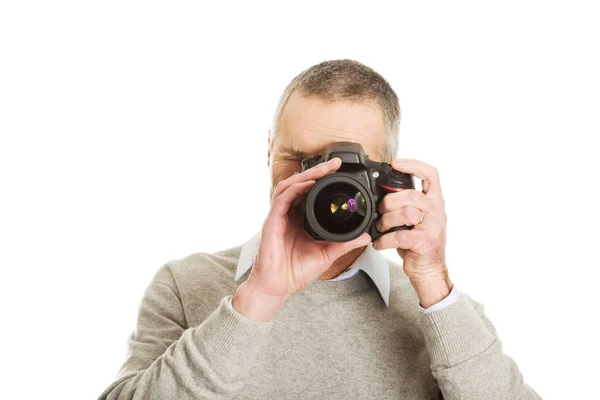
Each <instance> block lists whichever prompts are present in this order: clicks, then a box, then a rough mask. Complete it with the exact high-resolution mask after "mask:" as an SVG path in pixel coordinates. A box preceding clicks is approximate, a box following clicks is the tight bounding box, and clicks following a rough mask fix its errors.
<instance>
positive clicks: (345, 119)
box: [276, 91, 385, 158]
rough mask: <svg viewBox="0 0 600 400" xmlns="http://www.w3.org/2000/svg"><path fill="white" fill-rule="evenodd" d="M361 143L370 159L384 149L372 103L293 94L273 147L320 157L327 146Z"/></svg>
mask: <svg viewBox="0 0 600 400" xmlns="http://www.w3.org/2000/svg"><path fill="white" fill-rule="evenodd" d="M340 140H345V141H355V142H358V143H360V144H361V145H362V146H363V148H364V149H365V151H366V152H367V154H369V156H371V157H372V158H373V156H375V155H376V154H375V153H379V152H380V149H382V148H383V147H384V144H385V143H384V141H385V123H384V118H383V113H382V111H381V108H380V107H379V105H378V104H377V103H376V102H375V101H374V100H359V101H346V100H327V99H323V98H321V97H318V96H305V95H303V94H302V93H299V92H298V91H295V92H294V93H292V95H291V96H290V98H289V99H288V102H287V103H286V105H285V108H284V110H283V112H282V114H281V119H280V123H279V130H278V133H277V137H276V147H278V148H280V149H290V150H294V151H296V152H302V153H305V154H307V155H312V154H319V153H321V151H322V150H323V149H324V148H325V146H327V145H328V144H329V143H332V142H336V141H340Z"/></svg>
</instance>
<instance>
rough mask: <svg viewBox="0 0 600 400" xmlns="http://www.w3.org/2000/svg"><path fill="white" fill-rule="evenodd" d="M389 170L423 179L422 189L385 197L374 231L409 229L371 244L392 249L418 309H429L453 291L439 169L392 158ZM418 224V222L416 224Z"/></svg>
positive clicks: (380, 238)
mask: <svg viewBox="0 0 600 400" xmlns="http://www.w3.org/2000/svg"><path fill="white" fill-rule="evenodd" d="M391 165H392V168H394V169H395V170H397V171H400V172H405V173H408V174H411V175H414V176H416V177H417V178H420V179H421V180H422V186H423V190H422V191H418V190H415V189H402V190H400V191H398V192H395V193H389V194H386V195H385V196H384V197H383V200H382V201H381V203H380V204H379V214H380V215H381V218H380V219H379V221H378V222H377V229H378V230H379V231H380V232H386V231H388V230H389V229H391V228H393V227H396V226H401V225H413V226H414V225H416V226H415V227H414V228H413V229H412V230H401V231H395V232H389V233H386V234H385V235H383V236H381V237H379V238H378V239H377V240H376V241H375V242H373V247H374V248H375V249H377V250H383V249H389V248H395V249H396V250H397V251H398V254H399V255H400V257H402V259H403V261H404V264H403V267H404V272H405V274H406V275H407V276H408V278H409V279H410V282H411V283H412V285H413V287H414V288H415V291H416V292H417V295H418V296H419V300H420V303H421V306H422V307H424V308H428V307H430V306H432V305H433V304H435V303H438V302H439V301H441V300H442V299H444V298H445V297H446V296H448V294H449V293H450V290H452V282H451V281H450V279H449V277H448V269H447V267H446V254H445V253H446V219H447V217H446V211H445V206H444V198H443V197H442V189H441V185H440V178H439V173H438V170H437V169H436V168H434V167H432V166H430V165H428V164H426V163H424V162H422V161H419V160H414V159H394V160H393V161H392V163H391ZM419 221H421V222H420V223H419Z"/></svg>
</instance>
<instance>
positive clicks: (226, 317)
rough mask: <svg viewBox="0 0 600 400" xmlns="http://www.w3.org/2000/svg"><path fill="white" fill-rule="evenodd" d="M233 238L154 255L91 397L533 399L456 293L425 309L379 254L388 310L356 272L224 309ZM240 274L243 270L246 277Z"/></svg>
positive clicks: (479, 314)
mask: <svg viewBox="0 0 600 400" xmlns="http://www.w3.org/2000/svg"><path fill="white" fill-rule="evenodd" d="M240 250H241V246H238V247H234V248H231V249H227V250H224V251H221V252H218V253H215V254H207V253H196V254H192V255H190V256H187V257H185V258H183V259H180V260H172V261H169V262H167V263H166V264H164V265H163V266H162V267H161V268H160V269H159V270H158V272H157V273H156V274H155V276H154V277H153V279H152V281H151V283H150V285H149V286H148V287H147V289H146V291H145V293H144V296H143V298H142V301H141V304H140V308H139V314H138V319H137V324H136V329H135V331H134V332H133V333H132V334H131V335H130V337H129V340H128V349H129V350H128V355H127V358H126V360H125V362H124V364H123V365H122V367H121V369H120V371H119V373H118V375H117V377H116V379H115V380H114V382H112V383H111V384H110V385H109V386H108V387H107V388H106V390H105V391H104V392H103V393H102V394H101V395H100V399H229V398H236V399H345V400H348V399H367V398H372V399H446V400H455V399H456V400H458V399H461V400H466V399H485V400H488V399H489V400H491V399H510V400H516V399H539V398H540V397H539V395H537V394H536V393H535V391H534V390H533V389H531V388H530V387H529V386H527V384H525V383H524V381H523V377H522V375H521V373H520V372H519V369H518V367H517V365H516V364H515V362H514V361H513V360H512V359H511V358H510V357H508V356H507V355H506V354H504V353H503V351H502V345H501V342H500V340H499V339H498V337H497V334H496V330H495V328H494V326H493V325H492V323H491V321H490V320H489V319H488V318H487V317H486V316H485V314H484V312H483V306H482V305H481V304H480V303H478V302H476V301H474V300H473V299H471V298H470V297H469V296H468V295H466V294H461V295H460V297H459V299H458V300H457V301H456V302H455V303H453V304H451V305H449V306H447V307H444V308H442V309H440V310H436V311H433V312H430V313H424V312H423V311H422V310H420V309H419V300H418V298H417V295H416V293H415V291H414V289H413V288H412V286H411V284H410V282H409V281H408V278H407V277H406V276H405V275H404V272H403V270H402V267H401V266H400V265H398V264H395V263H393V262H391V261H390V262H389V266H390V278H391V290H390V298H389V307H386V306H385V304H384V303H383V302H382V300H381V296H380V294H379V291H378V289H377V288H376V287H375V285H374V283H373V281H372V280H371V279H370V277H369V275H367V274H366V273H365V272H364V271H362V270H361V271H359V272H358V274H356V275H355V276H354V277H352V278H349V279H345V280H341V281H335V282H332V281H319V280H318V281H316V282H314V283H313V284H311V285H310V286H309V287H308V288H307V289H306V290H304V291H303V292H300V293H297V294H295V295H294V296H293V297H292V298H291V299H290V300H289V301H288V302H287V303H286V304H285V305H284V307H283V308H282V309H281V310H280V311H279V312H278V313H277V314H276V315H275V317H274V318H273V319H272V320H271V321H269V322H262V321H254V320H251V319H248V318H246V317H244V316H243V315H241V314H239V313H238V312H236V311H235V310H234V309H232V308H231V305H230V298H231V296H232V295H233V293H234V292H235V290H236V288H237V286H238V285H239V284H240V283H241V282H242V281H243V280H244V279H242V280H240V281H238V282H236V281H235V279H234V275H235V271H236V266H237V262H238V259H239V255H240ZM247 274H248V272H247V273H246V276H247Z"/></svg>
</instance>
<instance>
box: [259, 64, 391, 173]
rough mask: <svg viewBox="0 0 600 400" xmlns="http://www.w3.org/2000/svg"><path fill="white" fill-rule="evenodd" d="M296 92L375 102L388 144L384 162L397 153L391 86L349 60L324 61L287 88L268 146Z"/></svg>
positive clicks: (368, 69) (309, 69)
mask: <svg viewBox="0 0 600 400" xmlns="http://www.w3.org/2000/svg"><path fill="white" fill-rule="evenodd" d="M296 89H298V90H299V91H300V92H302V94H304V95H314V96H318V97H321V98H323V99H326V100H329V101H332V100H350V101H360V100H375V101H376V102H377V103H378V104H379V106H380V107H381V111H382V112H383V117H384V123H385V125H386V133H387V143H386V145H385V146H384V147H383V146H382V147H383V148H380V152H381V155H382V156H383V157H384V161H387V162H391V160H392V159H393V158H395V157H396V152H397V150H398V133H399V130H400V103H399V101H398V96H397V95H396V93H395V92H394V90H393V89H392V87H391V86H390V84H389V83H388V82H387V81H386V80H385V79H384V78H383V77H382V76H381V75H379V74H378V73H377V72H375V71H374V70H373V69H372V68H370V67H367V66H366V65H364V64H362V63H360V62H358V61H354V60H349V59H342V60H330V61H323V62H322V63H320V64H317V65H313V66H312V67H310V68H308V69H306V70H304V71H302V72H301V73H300V74H298V75H297V76H296V77H295V78H294V79H292V81H291V82H290V83H289V84H288V85H287V87H286V88H285V90H284V91H283V94H282V95H281V98H280V100H279V105H278V106H277V111H276V112H275V116H274V118H273V125H272V128H271V146H272V145H273V142H274V139H275V135H276V134H277V132H278V128H279V120H280V118H281V114H282V112H283V108H284V107H285V105H286V103H287V101H288V99H289V98H290V96H291V95H292V93H293V92H294V91H295V90H296Z"/></svg>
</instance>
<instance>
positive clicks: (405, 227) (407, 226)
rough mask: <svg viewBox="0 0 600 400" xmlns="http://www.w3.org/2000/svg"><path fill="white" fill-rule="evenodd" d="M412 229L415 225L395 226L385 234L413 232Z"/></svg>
mask: <svg viewBox="0 0 600 400" xmlns="http://www.w3.org/2000/svg"><path fill="white" fill-rule="evenodd" d="M412 228H413V225H402V226H395V227H393V228H391V229H390V230H388V231H387V232H385V233H390V232H396V231H408V230H411V229H412Z"/></svg>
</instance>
